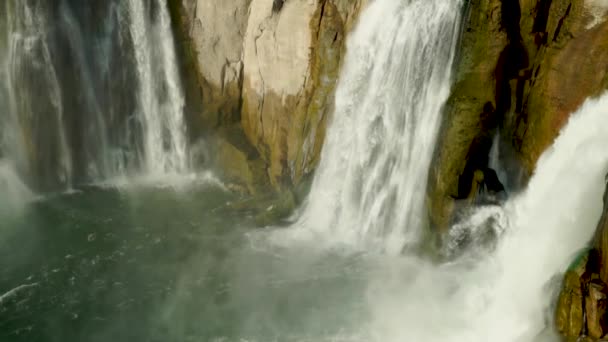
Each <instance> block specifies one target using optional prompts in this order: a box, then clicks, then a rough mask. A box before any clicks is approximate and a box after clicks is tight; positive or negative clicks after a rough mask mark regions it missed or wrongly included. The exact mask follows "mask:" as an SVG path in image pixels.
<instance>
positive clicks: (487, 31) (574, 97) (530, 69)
mask: <svg viewBox="0 0 608 342" xmlns="http://www.w3.org/2000/svg"><path fill="white" fill-rule="evenodd" d="M468 6H469V7H468V9H467V12H466V15H465V17H464V22H463V29H462V38H461V42H460V46H459V49H458V51H459V52H458V54H459V56H458V57H457V59H456V65H455V70H456V75H455V79H454V86H453V89H452V93H451V96H450V98H449V100H448V102H447V104H446V109H445V119H444V122H443V125H442V130H441V132H440V135H439V138H438V144H437V148H436V153H435V157H434V161H433V163H432V165H433V167H432V168H431V171H430V177H429V185H428V197H427V199H428V201H427V202H428V206H429V216H430V220H431V224H432V226H433V227H434V228H436V231H439V232H442V231H445V230H446V229H447V228H448V227H449V223H450V220H451V219H452V218H453V217H454V213H455V207H456V206H455V201H457V200H458V199H464V198H466V197H467V194H468V193H469V190H470V189H471V186H472V182H473V174H474V172H475V171H476V170H478V169H481V170H483V169H484V168H485V167H487V166H488V165H487V164H488V152H489V151H490V149H491V146H492V136H493V135H494V134H495V132H497V131H498V132H500V136H501V137H502V141H501V142H502V144H501V147H502V150H503V152H505V151H506V152H507V153H508V154H509V155H510V156H512V157H513V160H510V162H511V164H514V165H516V168H517V170H518V171H520V172H511V173H512V174H515V173H521V174H523V182H524V183H525V181H526V180H527V177H529V176H530V175H531V174H532V171H533V170H534V167H535V165H536V162H537V160H538V158H539V157H540V155H541V154H542V152H543V151H544V150H545V149H546V148H547V147H548V146H549V145H550V144H551V143H552V142H553V140H554V139H555V137H556V136H557V135H558V134H559V131H560V130H561V128H562V127H563V125H564V124H565V123H566V121H567V119H568V117H569V115H570V114H571V113H572V112H574V111H575V110H576V109H577V108H578V107H579V106H580V105H581V104H582V103H583V102H584V100H585V99H586V98H587V97H589V96H596V95H598V94H599V93H601V92H602V91H603V90H605V89H606V88H607V87H608V22H607V21H603V20H604V15H605V12H606V10H608V6H606V5H601V3H600V2H597V1H593V0H586V1H585V0H520V1H519V2H517V1H506V0H472V1H470V3H469V5H468Z"/></svg>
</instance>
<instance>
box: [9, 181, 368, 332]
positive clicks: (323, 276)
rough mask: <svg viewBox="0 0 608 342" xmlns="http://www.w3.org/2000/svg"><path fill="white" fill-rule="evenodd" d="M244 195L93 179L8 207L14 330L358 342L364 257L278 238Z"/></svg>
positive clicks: (362, 304)
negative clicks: (259, 221) (242, 202)
mask: <svg viewBox="0 0 608 342" xmlns="http://www.w3.org/2000/svg"><path fill="white" fill-rule="evenodd" d="M238 200H239V199H238V198H235V197H233V196H232V195H230V194H228V193H226V192H224V191H222V190H221V189H219V188H213V187H200V188H198V187H196V188H194V189H192V188H190V189H188V191H184V190H179V191H177V190H173V189H171V188H164V189H163V188H137V189H135V188H133V189H122V190H118V189H101V188H87V189H83V190H82V191H79V192H76V193H72V194H64V195H56V196H51V197H48V198H45V199H40V200H38V201H35V202H33V203H30V204H28V205H27V206H25V208H24V209H23V211H21V212H13V213H11V214H10V215H6V214H5V215H4V217H3V218H2V220H1V222H0V296H3V294H5V293H9V294H8V295H4V297H3V299H0V341H2V342H10V341H27V342H36V341H40V342H42V341H44V342H51V341H53V342H72V341H73V342H81V341H96V342H97V341H99V342H109V341H111V342H119V341H125V342H126V341H130V342H136V341H159V342H160V341H163V342H171V341H350V340H358V339H359V338H360V337H361V332H360V331H359V330H361V329H363V328H362V327H360V326H359V325H358V323H357V322H362V321H364V320H365V316H366V315H367V313H366V312H365V309H364V301H365V299H364V297H365V277H364V276H363V273H364V270H365V269H366V268H368V265H366V262H365V261H364V258H363V257H361V256H359V255H357V254H353V253H346V252H343V251H340V250H331V249H330V250H321V249H315V248H314V246H310V245H306V244H276V243H272V242H271V240H272V239H270V237H271V236H273V234H274V232H273V230H271V229H260V228H253V226H254V224H253V221H254V220H253V214H254V213H252V212H250V211H247V210H243V209H235V207H236V206H234V205H233V203H235V201H238ZM276 229H279V230H280V229H285V228H276ZM20 286H22V287H20ZM13 289H15V290H14V291H12V293H10V292H9V291H11V290H13ZM0 298H2V297H0ZM355 336H357V337H355Z"/></svg>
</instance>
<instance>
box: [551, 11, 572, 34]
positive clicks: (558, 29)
mask: <svg viewBox="0 0 608 342" xmlns="http://www.w3.org/2000/svg"><path fill="white" fill-rule="evenodd" d="M571 10H572V3H570V4H568V8H567V9H566V13H564V16H562V17H561V18H560V19H559V22H558V23H557V28H556V29H555V34H554V35H553V41H554V42H556V41H557V39H558V38H559V34H560V32H561V31H562V27H563V26H564V21H565V20H566V18H568V16H569V15H570V11H571Z"/></svg>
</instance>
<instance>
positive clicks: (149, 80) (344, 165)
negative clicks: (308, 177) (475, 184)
mask: <svg viewBox="0 0 608 342" xmlns="http://www.w3.org/2000/svg"><path fill="white" fill-rule="evenodd" d="M50 3H52V1H49V2H46V1H36V0H28V1H23V2H17V1H8V2H6V3H5V4H6V5H5V7H4V8H3V9H2V10H0V15H3V16H4V18H5V19H6V18H10V20H8V19H7V20H3V21H0V30H5V31H7V32H9V34H8V35H7V37H6V39H5V38H1V39H0V44H6V43H7V42H10V46H11V47H10V48H9V49H2V50H0V57H1V58H2V59H1V61H2V62H3V63H4V64H2V65H3V68H2V71H0V73H2V76H3V77H4V78H3V80H2V83H1V85H2V91H0V104H1V105H2V106H5V107H3V109H6V108H8V109H10V110H5V111H3V112H2V113H0V115H2V116H1V119H2V121H0V123H1V124H2V132H3V135H2V137H3V143H2V146H1V149H2V153H3V161H1V162H0V341H3V342H4V341H7V342H12V341H24V342H25V341H27V342H55V341H56V342H72V341H74V342H76V341H78V342H88V341H91V342H108V341H112V342H123V341H124V342H131V341H153V342H156V341H158V342H174V341H175V342H184V341H197V342H198V341H205V342H206V341H217V342H233V341H234V342H237V341H238V342H243V341H248V342H254V341H255V342H271V341H293V342H296V341H297V342H304V341H307V342H308V341H310V342H313V341H314V342H320V341H328V342H329V341H332V342H335V341H352V342H355V341H358V342H363V341H365V342H369V341H378V342H380V341H382V342H398V341H399V342H402V341H412V342H413V341H423V342H435V341H436V342H462V341H466V342H488V341H492V342H503V341H504V342H535V341H543V342H544V341H547V340H548V341H552V340H554V339H555V336H554V335H553V332H552V328H551V324H552V323H551V317H552V308H551V302H552V299H553V298H554V296H555V293H554V292H555V291H554V288H555V286H556V285H558V284H557V282H556V281H555V276H556V275H559V274H560V272H562V271H563V270H564V269H565V268H566V267H567V265H568V262H569V260H572V258H573V255H574V254H575V253H576V252H577V250H579V249H580V248H583V247H584V246H585V244H586V243H587V241H588V240H589V239H590V237H591V235H592V233H593V230H594V228H595V227H594V226H595V224H596V222H597V219H598V218H599V215H600V209H601V200H602V196H601V194H602V192H603V188H604V185H605V183H604V174H605V173H606V171H607V169H608V154H607V153H606V148H605V146H606V145H607V144H608V125H605V124H604V123H605V118H606V117H608V95H605V96H603V97H601V98H600V99H596V100H590V101H588V102H587V103H586V104H585V105H584V106H583V107H582V108H581V109H580V110H579V111H578V112H577V113H575V114H574V115H573V116H572V119H571V120H570V122H569V123H568V125H567V126H566V127H565V128H564V130H563V132H562V133H561V135H560V137H559V138H558V139H557V140H556V142H555V143H554V145H553V146H552V147H551V148H550V149H549V150H548V151H546V152H545V153H544V154H543V156H542V158H541V159H540V161H539V163H538V167H537V170H536V173H535V174H534V176H533V177H532V179H531V181H530V182H529V184H528V187H527V189H525V190H524V191H523V192H522V193H520V194H515V195H513V196H512V197H511V198H510V199H509V200H508V201H507V202H506V203H504V204H503V205H502V206H487V207H481V208H477V209H476V210H475V211H474V212H472V213H471V214H470V216H469V217H468V218H467V219H466V220H464V221H462V222H460V223H459V224H458V225H456V226H455V227H453V229H452V232H453V237H454V239H455V240H457V239H458V238H459V234H468V235H469V236H472V237H474V238H478V240H475V239H473V240H474V241H478V242H479V243H478V244H471V248H470V249H469V250H468V251H466V252H464V253H460V254H459V255H458V256H456V257H454V258H453V259H452V260H450V261H449V262H444V263H440V264H437V263H432V262H430V261H429V260H427V259H425V258H422V257H419V256H417V255H416V254H415V253H413V252H411V250H410V252H411V253H405V255H401V254H400V253H398V252H400V251H402V250H403V249H404V248H406V249H407V248H409V247H411V246H415V245H417V244H418V243H419V242H420V239H421V231H422V230H423V226H424V220H423V219H422V217H423V215H422V211H423V202H424V188H425V183H426V174H427V172H428V168H429V161H430V157H431V153H432V150H433V144H434V140H435V135H436V133H437V125H438V121H439V116H440V113H441V106H442V104H443V102H444V101H445V98H446V96H447V93H448V89H449V85H450V67H451V61H452V59H453V53H454V43H455V38H456V37H455V35H456V33H457V30H458V24H459V14H460V10H461V6H462V2H460V1H458V0H453V1H448V0H411V1H394V0H375V1H373V2H371V3H370V4H369V6H368V7H367V8H366V9H365V11H364V13H363V14H362V17H361V18H360V23H359V25H358V27H357V29H356V30H355V31H354V32H353V34H352V36H351V37H350V39H349V41H348V52H347V59H346V63H345V67H344V70H343V74H342V75H341V80H340V84H339V87H338V88H339V89H338V93H337V96H336V112H335V113H334V117H333V122H332V123H331V127H330V128H329V135H328V139H327V145H326V148H325V149H324V152H323V156H322V162H321V166H320V169H319V172H318V174H317V175H316V178H315V180H314V184H313V187H312V190H311V194H310V196H309V199H308V202H307V204H306V205H305V206H304V207H303V209H302V211H301V212H300V213H299V215H300V216H298V217H297V218H296V219H295V220H294V222H293V223H292V224H291V226H289V227H284V228H264V229H254V228H251V227H252V226H253V224H254V221H255V215H256V214H258V213H259V212H258V210H252V209H250V205H248V204H246V203H250V201H247V199H243V198H239V197H238V196H236V195H234V194H231V193H229V192H227V191H226V190H225V189H224V188H223V187H222V185H221V184H220V183H218V182H217V181H214V180H213V178H212V177H208V176H205V175H199V176H198V177H195V178H190V177H188V178H174V177H166V176H164V177H163V178H164V181H163V183H162V184H160V183H157V184H156V186H150V183H149V182H146V181H145V179H144V180H143V182H141V183H136V182H133V181H131V180H130V181H126V182H124V183H121V184H120V186H119V187H116V186H117V185H116V183H115V182H109V183H107V184H109V185H107V186H79V187H77V189H76V190H73V191H70V192H68V193H64V194H51V195H46V196H45V197H43V196H35V195H34V194H32V193H31V191H30V190H29V189H28V187H27V186H26V185H25V184H23V181H22V180H23V177H19V176H18V175H19V173H18V172H16V171H15V170H20V171H22V170H24V169H25V170H29V171H28V172H26V173H25V174H27V175H28V176H27V177H25V181H27V182H31V183H36V182H34V181H32V179H34V180H38V182H42V183H44V182H47V181H48V182H50V183H53V182H55V183H60V184H63V185H67V184H68V183H72V182H73V183H75V184H78V183H79V182H80V181H82V180H83V179H89V180H90V179H93V180H95V179H96V180H104V179H107V178H111V177H113V176H114V175H116V174H120V173H122V172H126V171H128V170H129V169H130V168H135V169H138V170H140V171H145V172H146V173H148V174H152V175H156V176H155V177H157V175H158V174H165V175H166V174H168V173H173V172H179V171H180V170H183V169H184V168H186V167H187V163H185V161H184V160H186V156H185V155H186V150H185V148H186V147H185V140H184V138H183V137H184V135H183V133H184V132H183V129H184V128H183V124H182V121H181V113H180V112H181V107H183V102H182V100H181V91H180V89H179V81H178V78H177V76H176V75H177V72H176V70H175V58H176V57H175V55H174V54H173V52H171V50H172V44H173V43H172V39H171V38H170V34H169V33H168V32H169V31H168V30H169V27H168V25H169V24H168V16H167V12H166V9H165V8H164V6H162V5H163V3H161V2H160V1H159V2H157V1H155V0H149V1H143V0H142V1H137V0H129V1H107V2H91V6H93V7H95V8H96V9H97V10H100V11H101V12H100V13H102V14H104V15H102V16H100V17H99V18H104V20H101V21H98V23H103V24H102V25H92V26H93V27H89V26H88V25H86V24H85V23H84V21H82V18H89V19H90V18H91V17H87V16H92V14H91V13H92V12H89V10H88V9H87V7H86V6H82V7H81V6H77V5H75V4H76V2H75V1H69V0H65V1H61V2H60V5H58V6H50V5H49V4H50ZM93 4H94V5H93ZM7 13H20V14H21V15H20V16H8V15H7ZM99 18H98V19H99ZM50 19H53V20H50ZM50 21H52V22H53V23H54V24H53V25H51V23H50ZM57 23H59V24H57ZM77 27H79V28H80V29H81V30H80V32H71V31H72V29H74V28H77ZM100 28H101V29H100ZM65 30H68V31H70V32H69V33H66V32H65ZM97 30H102V31H103V32H98V31H97ZM76 31H77V30H76ZM3 32H4V31H3ZM79 35H81V36H80V37H79ZM66 37H67V38H66ZM103 37H106V38H107V39H103ZM110 37H111V38H110ZM58 41H60V42H61V43H58ZM85 41H93V42H97V44H92V45H94V46H96V47H95V48H94V49H93V48H90V47H88V44H84V42H85ZM51 42H52V43H51ZM75 46H76V47H80V48H74V47H75ZM90 50H91V51H90ZM93 52H95V53H99V56H97V57H95V58H93V57H91V56H89V54H92V53H93ZM58 53H63V54H66V55H65V56H69V58H68V59H67V60H68V61H70V62H73V63H71V65H76V66H78V67H77V69H78V70H79V72H78V74H79V75H80V76H79V77H78V78H76V79H70V78H69V76H70V74H69V73H67V72H66V70H72V69H70V68H68V67H67V66H66V65H63V64H61V63H59V62H58V60H60V59H61V58H59V59H57V58H58V57H57V54H58ZM19 56H20V58H18V57H19ZM61 56H64V55H61ZM65 56H64V57H65ZM119 62H120V63H119ZM121 65H122V67H121ZM104 75H105V76H104ZM108 75H114V76H115V77H116V78H117V79H118V83H112V84H114V85H113V86H110V84H109V83H107V82H106V81H107V78H104V77H108ZM34 76H36V77H37V78H36V77H34ZM66 78H67V79H68V80H69V82H68V81H66ZM104 80H105V81H104ZM89 82H90V84H89ZM84 85H90V86H91V87H92V88H88V89H82V92H78V93H77V94H78V96H76V97H75V98H73V97H74V95H73V94H75V93H74V87H83V86H84ZM35 86H38V87H40V88H37V87H35ZM47 87H48V88H49V91H45V92H42V89H46V88H47ZM97 87H99V88H100V89H106V90H108V89H110V90H109V91H108V92H107V93H104V92H100V91H99V89H97ZM104 87H109V88H104ZM125 87H126V88H125ZM125 89H130V90H131V91H132V92H134V93H135V94H137V96H122V91H124V90H125ZM16 94H25V95H24V96H17V95H16ZM33 94H36V96H40V97H39V101H34V102H33V101H31V96H34V95H33ZM41 94H42V95H41ZM102 94H103V95H102ZM159 94H160V96H159ZM105 96H108V98H106V97H105ZM70 99H71V100H70ZM114 101H116V102H114ZM15 108H18V110H14V109H15ZM75 108H76V109H79V110H83V111H82V113H83V114H82V117H81V119H80V120H81V121H78V120H77V121H71V120H75V118H77V117H78V116H77V115H75V114H74V111H75ZM43 109H44V110H45V111H44V113H45V115H44V116H41V115H42V114H41V113H43V112H41V111H42V110H43ZM125 113H126V114H125ZM154 113H156V114H158V115H155V114H154ZM42 117H44V120H42V119H41V118H42ZM36 122H38V123H37V124H34V123H36ZM69 122H72V125H69V124H68V123H69ZM131 124H133V126H131ZM42 127H45V128H46V129H42ZM104 127H105V128H104ZM79 130H82V131H79ZM45 132H53V134H48V135H45ZM76 132H88V133H91V134H90V135H87V134H84V133H83V136H79V135H75V134H76ZM161 132H162V133H161ZM96 134H98V135H96ZM152 137H156V138H158V137H162V144H159V141H158V140H154V139H151V138H152ZM497 141H498V139H497ZM75 142H77V143H75ZM41 149H42V150H41ZM40 151H44V152H45V153H48V155H47V154H45V156H46V158H48V159H44V158H41V157H40V156H39V155H38V154H39V153H40ZM497 151H498V149H495V151H494V153H495V154H494V156H493V158H492V162H493V163H494V164H495V165H500V155H499V154H498V152H497ZM34 157H36V158H34ZM116 158H117V159H116ZM82 162H84V164H82ZM83 165H87V166H86V167H83ZM104 165H105V166H104ZM106 166H107V167H108V169H107V170H113V171H111V172H110V171H108V172H107V173H104V172H105V171H104V172H102V171H100V170H106V169H104V168H105V167H106ZM83 175H87V176H86V177H85V176H83ZM87 177H88V178H87ZM177 181H179V182H177ZM102 183H103V182H102ZM98 184H100V183H98ZM163 184H164V185H163ZM248 208H249V209H248ZM263 210H265V208H264V209H263ZM488 232H490V233H491V234H490V235H491V236H493V237H495V239H494V240H490V241H491V242H493V243H490V244H488V243H487V241H486V239H485V237H486V236H487V235H488ZM448 247H449V245H448Z"/></svg>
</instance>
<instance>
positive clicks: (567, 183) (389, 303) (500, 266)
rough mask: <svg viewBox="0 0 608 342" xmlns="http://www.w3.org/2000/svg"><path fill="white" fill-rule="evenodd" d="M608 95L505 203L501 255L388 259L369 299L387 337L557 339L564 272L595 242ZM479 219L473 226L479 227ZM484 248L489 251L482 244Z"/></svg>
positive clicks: (430, 341) (605, 165)
mask: <svg viewBox="0 0 608 342" xmlns="http://www.w3.org/2000/svg"><path fill="white" fill-rule="evenodd" d="M607 116H608V94H606V95H604V96H603V97H602V98H601V99H598V100H589V101H587V103H586V104H585V105H584V106H583V107H582V108H581V109H580V110H579V111H578V112H577V113H575V114H574V115H573V116H572V117H571V119H570V121H569V123H568V124H567V126H566V127H565V128H564V129H563V130H562V132H561V135H560V136H559V137H558V138H557V140H556V141H555V143H554V144H553V146H552V147H550V148H549V149H548V150H547V151H546V152H545V153H544V154H543V156H542V157H541V159H540V160H539V162H538V166H537V169H536V172H535V174H534V175H533V177H532V179H531V180H530V182H529V184H528V187H527V189H526V190H525V191H523V192H522V193H520V194H519V195H516V196H514V197H512V198H511V199H510V200H509V201H507V202H506V203H505V204H504V205H503V206H502V207H498V208H496V207H494V208H492V207H482V208H479V209H478V211H477V213H476V214H474V215H472V220H473V221H477V220H478V219H479V216H486V217H487V216H490V215H488V213H493V215H498V216H503V217H504V219H498V220H496V221H497V222H500V223H501V224H503V225H504V226H503V227H496V228H497V230H499V231H502V236H500V237H499V241H498V243H497V245H496V247H495V249H494V250H493V251H479V249H483V248H478V250H477V251H470V252H469V254H467V255H464V256H461V257H460V258H458V259H456V260H453V261H451V262H450V263H447V264H443V265H433V264H430V263H428V262H425V261H423V260H420V259H418V258H415V257H412V258H405V259H401V260H391V261H387V260H385V261H383V263H387V264H392V266H391V267H390V274H385V275H383V276H377V278H376V279H373V280H372V283H373V285H372V286H371V287H372V289H371V290H370V295H369V302H370V306H371V307H372V308H373V310H374V330H375V331H377V332H378V335H379V338H378V340H381V341H427V342H434V341H437V342H440V341H441V342H450V341H454V342H460V341H470V342H486V341H494V342H513V341H517V342H531V341H553V340H558V339H557V338H555V336H552V335H551V333H552V317H553V311H552V310H553V309H552V308H551V307H550V303H551V300H552V298H554V296H555V295H556V293H555V291H554V290H553V289H554V288H555V286H556V285H558V281H557V283H556V281H555V280H554V277H555V276H556V275H559V274H560V272H564V271H565V270H566V269H567V267H568V265H569V263H570V262H571V261H572V260H574V258H575V256H576V254H577V251H579V250H580V249H582V248H584V247H585V246H586V244H587V243H588V242H589V240H590V239H591V237H592V236H593V233H594V230H595V226H596V224H597V221H598V219H599V217H600V214H601V211H602V194H603V191H604V187H605V181H604V176H605V174H606V172H607V171H608V153H606V145H607V144H608V125H606V124H605V120H606V117H607ZM478 224H479V223H478V222H474V224H472V226H475V225H478ZM479 247H481V246H479Z"/></svg>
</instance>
